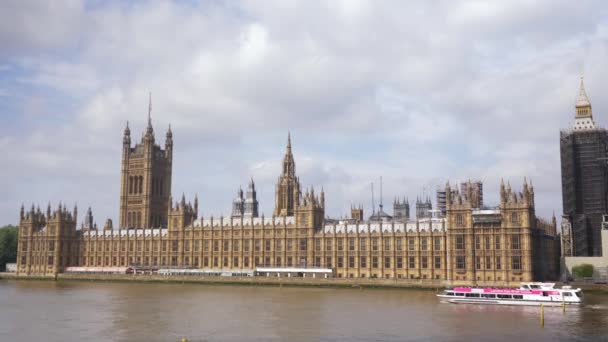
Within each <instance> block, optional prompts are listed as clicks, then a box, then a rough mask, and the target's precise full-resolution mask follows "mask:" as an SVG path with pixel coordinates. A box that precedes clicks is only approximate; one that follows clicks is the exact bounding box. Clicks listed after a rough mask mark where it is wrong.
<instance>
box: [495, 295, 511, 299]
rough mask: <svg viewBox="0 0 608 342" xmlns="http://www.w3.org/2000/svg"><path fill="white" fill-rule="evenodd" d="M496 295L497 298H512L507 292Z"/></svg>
mask: <svg viewBox="0 0 608 342" xmlns="http://www.w3.org/2000/svg"><path fill="white" fill-rule="evenodd" d="M496 296H497V297H498V298H500V299H512V298H513V296H511V295H508V294H499V295H496Z"/></svg>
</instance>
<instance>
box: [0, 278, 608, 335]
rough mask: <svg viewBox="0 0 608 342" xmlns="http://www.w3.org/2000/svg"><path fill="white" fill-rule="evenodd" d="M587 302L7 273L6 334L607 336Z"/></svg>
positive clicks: (606, 313)
mask: <svg viewBox="0 0 608 342" xmlns="http://www.w3.org/2000/svg"><path fill="white" fill-rule="evenodd" d="M585 301H586V302H585V304H584V305H582V306H581V307H567V309H566V312H565V313H562V309H561V307H559V308H545V326H544V328H543V327H541V326H540V319H539V317H540V309H539V308H537V307H507V306H492V305H487V306H483V305H462V304H461V305H455V304H445V303H440V302H439V301H438V300H437V298H436V297H435V291H424V290H387V289H365V290H358V289H329V288H292V287H290V288H278V287H253V286H251V287H249V286H210V285H198V284H187V285H181V284H149V283H103V282H76V281H67V282H52V281H0V340H1V341H180V340H181V339H182V338H184V337H185V338H187V339H188V341H189V342H192V341H244V340H248V341H287V340H289V341H429V340H438V341H463V340H476V341H482V340H486V341H487V340H492V341H517V340H520V341H526V340H537V341H538V340H546V341H549V340H551V341H555V340H598V339H600V338H605V337H606V336H608V295H606V294H591V293H589V294H585Z"/></svg>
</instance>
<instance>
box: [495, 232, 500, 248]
mask: <svg viewBox="0 0 608 342" xmlns="http://www.w3.org/2000/svg"><path fill="white" fill-rule="evenodd" d="M494 244H495V247H494V249H500V235H496V237H495V238H494Z"/></svg>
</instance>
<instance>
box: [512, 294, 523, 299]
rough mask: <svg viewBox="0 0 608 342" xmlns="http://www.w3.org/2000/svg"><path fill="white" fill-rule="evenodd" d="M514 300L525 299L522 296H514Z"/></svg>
mask: <svg viewBox="0 0 608 342" xmlns="http://www.w3.org/2000/svg"><path fill="white" fill-rule="evenodd" d="M513 299H524V296H522V295H513Z"/></svg>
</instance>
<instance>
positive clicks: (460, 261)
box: [456, 255, 467, 270]
mask: <svg viewBox="0 0 608 342" xmlns="http://www.w3.org/2000/svg"><path fill="white" fill-rule="evenodd" d="M466 265H467V264H466V260H465V256H464V255H458V256H456V268H457V269H459V270H464V269H465V267H466Z"/></svg>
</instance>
